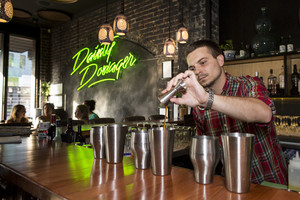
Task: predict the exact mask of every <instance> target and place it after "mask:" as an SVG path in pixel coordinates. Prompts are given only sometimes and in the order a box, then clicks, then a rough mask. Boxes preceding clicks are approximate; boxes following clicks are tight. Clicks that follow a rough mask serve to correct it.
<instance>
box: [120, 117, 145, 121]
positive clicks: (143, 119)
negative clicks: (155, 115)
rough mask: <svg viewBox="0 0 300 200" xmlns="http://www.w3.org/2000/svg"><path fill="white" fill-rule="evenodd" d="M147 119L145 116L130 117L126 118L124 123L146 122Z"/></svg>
mask: <svg viewBox="0 0 300 200" xmlns="http://www.w3.org/2000/svg"><path fill="white" fill-rule="evenodd" d="M145 120H146V118H145V117H144V116H130V117H125V118H124V119H123V122H135V121H145Z"/></svg>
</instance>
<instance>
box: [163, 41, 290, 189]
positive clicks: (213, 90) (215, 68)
mask: <svg viewBox="0 0 300 200" xmlns="http://www.w3.org/2000/svg"><path fill="white" fill-rule="evenodd" d="M187 63H188V66H189V70H187V71H185V72H184V73H181V74H178V75H177V76H176V77H174V78H173V79H172V80H170V81H169V83H168V85H167V88H166V89H165V90H164V91H163V93H165V92H167V91H168V90H170V89H171V88H172V87H173V86H174V85H176V83H177V82H178V80H180V79H183V80H184V82H185V83H186V86H187V89H186V92H185V93H184V94H183V96H182V97H181V98H171V102H174V103H176V104H185V105H188V106H190V107H193V116H194V119H195V122H196V126H197V133H198V135H204V134H206V135H216V136H219V137H220V135H221V134H222V133H228V132H240V133H252V134H255V146H254V154H253V161H252V174H251V181H252V182H253V183H258V184H260V183H262V182H263V181H268V182H274V183H278V184H285V185H286V184H287V165H286V162H285V159H284V156H283V152H282V149H281V147H280V144H279V141H278V139H277V135H276V130H275V127H274V123H273V115H274V114H275V106H274V103H273V101H272V100H271V98H270V97H269V94H268V92H267V90H266V88H265V86H264V84H263V82H262V81H261V80H260V79H259V78H256V77H250V76H246V77H245V76H242V77H232V76H230V75H229V74H228V73H226V72H225V71H224V69H223V65H224V56H223V55H222V51H221V49H220V48H219V46H218V45H217V44H216V43H214V42H212V41H210V40H201V41H197V42H195V43H193V44H191V45H190V46H189V47H188V49H187Z"/></svg>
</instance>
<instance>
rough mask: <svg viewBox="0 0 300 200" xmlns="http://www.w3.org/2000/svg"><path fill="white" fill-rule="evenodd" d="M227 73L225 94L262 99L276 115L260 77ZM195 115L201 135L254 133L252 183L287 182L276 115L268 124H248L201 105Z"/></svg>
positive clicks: (223, 92) (198, 131)
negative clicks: (202, 107) (275, 121)
mask: <svg viewBox="0 0 300 200" xmlns="http://www.w3.org/2000/svg"><path fill="white" fill-rule="evenodd" d="M226 76H227V78H226V83H225V85H224V87H223V91H222V94H221V95H226V96H238V97H254V98H257V99H260V100H262V101H263V102H264V103H266V104H267V105H269V106H270V107H271V109H272V112H273V116H274V115H275V112H276V110H275V105H274V103H273V101H272V99H271V98H270V97H269V93H268V91H267V90H266V87H265V86H264V84H263V82H262V81H261V80H260V79H259V78H257V77H250V76H241V77H232V76H230V75H229V74H227V73H226ZM193 116H194V119H195V122H196V126H197V134H198V135H214V136H220V135H221V134H222V133H232V132H239V133H252V134H254V135H255V144H254V152H253V160H252V172H251V182H253V183H258V184H260V183H261V182H263V181H268V182H273V183H278V184H284V185H287V164H286V161H285V159H284V154H283V152H282V149H281V146H280V144H279V140H278V138H277V135H276V130H275V126H274V123H273V120H274V117H273V118H272V120H271V122H269V123H266V124H260V123H247V122H243V121H240V120H236V119H233V118H231V117H229V116H227V115H225V114H223V113H219V112H217V111H215V110H212V109H211V110H201V109H199V107H196V108H194V109H193ZM219 138H220V137H219ZM220 144H221V139H220ZM221 145H222V144H221Z"/></svg>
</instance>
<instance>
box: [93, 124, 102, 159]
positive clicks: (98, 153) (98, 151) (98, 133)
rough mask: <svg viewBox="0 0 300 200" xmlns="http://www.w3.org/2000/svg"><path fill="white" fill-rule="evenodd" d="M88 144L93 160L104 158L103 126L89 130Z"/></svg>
mask: <svg viewBox="0 0 300 200" xmlns="http://www.w3.org/2000/svg"><path fill="white" fill-rule="evenodd" d="M90 143H91V146H92V148H93V150H94V158H96V159H98V158H105V141H104V126H95V127H92V128H91V131H90Z"/></svg>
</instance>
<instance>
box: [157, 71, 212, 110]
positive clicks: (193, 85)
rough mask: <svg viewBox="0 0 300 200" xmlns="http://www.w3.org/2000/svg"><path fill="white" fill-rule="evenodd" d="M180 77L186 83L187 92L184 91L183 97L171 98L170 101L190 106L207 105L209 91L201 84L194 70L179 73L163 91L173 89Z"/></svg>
mask: <svg viewBox="0 0 300 200" xmlns="http://www.w3.org/2000/svg"><path fill="white" fill-rule="evenodd" d="M180 79H182V80H183V81H184V82H185V84H186V92H185V93H183V95H182V97H181V98H171V99H170V101H171V102H173V103H176V104H184V105H187V106H190V107H196V106H201V107H206V105H207V102H208V93H207V92H206V91H205V89H204V88H203V87H202V86H201V85H200V84H199V82H198V80H197V78H196V76H195V73H194V72H193V71H189V70H187V71H185V72H184V73H180V74H178V75H177V76H176V77H174V78H173V79H171V80H170V81H169V82H168V85H167V88H166V89H165V90H163V91H162V93H166V92H167V91H169V90H171V89H172V87H174V86H175V85H176V84H177V83H178V81H179V80H180Z"/></svg>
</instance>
